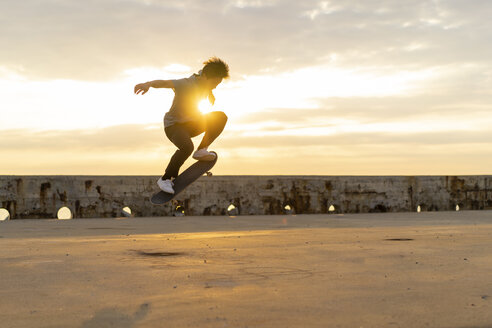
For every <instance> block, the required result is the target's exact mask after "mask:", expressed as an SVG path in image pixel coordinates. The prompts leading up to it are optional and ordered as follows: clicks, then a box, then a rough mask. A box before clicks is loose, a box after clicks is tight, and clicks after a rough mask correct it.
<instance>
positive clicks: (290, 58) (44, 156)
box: [0, 0, 492, 176]
mask: <svg viewBox="0 0 492 328" xmlns="http://www.w3.org/2000/svg"><path fill="white" fill-rule="evenodd" d="M491 16H492V2H491V1H488V0H474V1H466V0H461V1H438V0H433V1H431V0H408V1H407V0H398V1H396V0H395V1H385V0H358V1H356V0H352V1H343V0H339V1H314V0H313V1H311V0H303V1H297V0H284V1H280V0H208V1H199V0H87V1H78V0H23V1H7V0H2V1H0V31H1V32H0V44H1V45H2V47H1V50H0V122H1V124H0V154H1V155H0V158H1V161H0V174H19V175H44V174H48V175H53V174H67V175H156V176H157V175H161V174H162V173H163V170H164V168H165V167H166V165H167V162H168V161H169V159H170V157H171V155H172V154H173V153H174V151H175V149H176V148H175V146H174V145H173V144H172V143H171V142H170V141H169V140H167V139H166V137H165V134H164V131H163V123H162V119H163V116H164V114H165V112H166V111H167V110H168V109H169V107H170V105H171V102H172V99H173V96H174V94H173V91H172V90H170V89H151V90H150V91H149V92H148V93H147V94H145V95H143V96H141V95H135V94H134V93H133V87H134V86H135V84H137V83H141V82H146V81H151V80H156V79H178V78H184V77H188V76H190V75H191V74H192V73H195V72H197V71H198V70H200V69H201V68H202V66H203V64H202V63H203V62H204V61H205V60H207V59H208V58H209V57H212V56H218V57H220V58H222V59H223V60H225V61H226V62H227V63H228V64H229V66H230V75H231V77H230V79H228V80H224V82H223V83H222V84H220V85H219V86H218V87H217V89H216V90H215V91H214V93H215V97H216V103H215V105H214V106H213V107H212V108H205V109H204V110H205V111H207V110H208V111H209V110H220V111H224V112H225V113H226V114H227V116H228V118H229V120H228V122H227V126H226V128H225V130H224V132H223V133H222V135H221V136H220V137H219V138H218V139H217V140H216V141H215V142H214V143H213V144H212V145H211V146H210V148H209V149H210V150H215V151H216V152H217V153H218V154H219V160H218V162H217V164H216V167H215V168H214V171H213V172H214V174H216V175H468V174H491V173H492V172H491V168H492V151H491V149H492V129H491V128H490V127H491V126H492V114H491V113H492V105H491V104H492V102H491V100H492V42H491V40H492V23H491V22H490V17H491ZM199 142H200V137H197V138H195V139H194V143H195V146H197V145H198V143H199ZM191 163H193V160H191V159H190V160H188V161H187V162H186V163H185V166H184V167H186V166H188V165H189V164H191Z"/></svg>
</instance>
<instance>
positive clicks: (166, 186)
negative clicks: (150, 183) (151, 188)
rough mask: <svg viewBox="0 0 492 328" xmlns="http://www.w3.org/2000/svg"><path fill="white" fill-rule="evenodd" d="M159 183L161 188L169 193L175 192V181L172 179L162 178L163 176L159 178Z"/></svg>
mask: <svg viewBox="0 0 492 328" xmlns="http://www.w3.org/2000/svg"><path fill="white" fill-rule="evenodd" d="M157 185H158V186H159V188H161V190H162V191H164V192H167V193H169V194H174V189H173V186H174V183H173V182H172V181H171V179H167V180H162V177H160V178H159V180H157Z"/></svg>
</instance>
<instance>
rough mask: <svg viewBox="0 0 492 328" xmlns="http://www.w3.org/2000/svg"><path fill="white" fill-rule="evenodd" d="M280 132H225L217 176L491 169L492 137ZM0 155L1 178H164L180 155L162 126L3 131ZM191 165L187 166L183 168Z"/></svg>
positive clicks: (460, 133) (484, 133)
mask: <svg viewBox="0 0 492 328" xmlns="http://www.w3.org/2000/svg"><path fill="white" fill-rule="evenodd" d="M328 129H329V127H328ZM262 132H264V133H268V132H269V130H268V129H265V130H263V131H262ZM277 132H280V134H279V135H273V136H261V135H258V136H248V135H244V134H243V133H238V132H237V131H236V130H234V127H233V126H230V127H229V126H228V127H226V130H225V131H224V133H223V135H222V136H220V138H218V139H217V140H216V141H215V142H214V144H213V145H212V148H213V149H214V150H216V151H217V152H218V153H219V156H220V158H221V161H220V165H218V166H217V168H216V170H215V174H260V175H261V174H301V175H305V174H323V175H331V174H333V175H337V174H338V175H340V174H342V175H343V174H465V173H466V174H484V173H487V170H489V168H490V165H492V155H491V154H490V152H489V151H488V150H489V149H490V148H491V146H492V142H491V141H490V140H492V132H491V131H490V130H481V131H460V130H458V131H453V130H449V131H436V132H432V131H429V132H425V133H420V132H419V133H410V132H407V133H398V132H383V131H376V132H371V133H369V132H350V133H343V132H342V133H335V134H332V135H306V134H303V135H289V134H288V133H289V129H288V128H285V129H283V130H282V129H279V130H277ZM282 132H283V134H282ZM200 138H201V137H197V138H195V139H194V142H195V146H196V145H197V143H198V142H199V140H200ZM0 149H1V151H2V163H0V170H1V171H2V172H3V174H161V173H162V172H161V170H163V169H164V167H165V166H166V164H167V161H168V160H169V158H170V156H171V155H172V154H173V153H174V151H175V149H176V148H175V146H174V145H172V144H171V142H170V141H169V140H167V139H166V138H165V136H164V133H163V132H162V130H161V129H160V128H159V127H158V126H148V125H122V126H114V127H110V128H101V129H94V130H91V131H86V130H76V131H44V132H31V131H27V130H4V131H0ZM192 163H193V160H191V159H190V160H188V161H187V163H186V164H185V167H186V166H188V165H191V164H192ZM489 173H490V172H489Z"/></svg>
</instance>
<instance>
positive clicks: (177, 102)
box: [164, 74, 208, 128]
mask: <svg viewBox="0 0 492 328" xmlns="http://www.w3.org/2000/svg"><path fill="white" fill-rule="evenodd" d="M197 76H198V75H196V74H193V75H192V76H190V77H188V78H185V79H179V80H173V84H174V88H173V90H174V100H173V104H172V105H171V108H170V109H169V111H168V112H167V113H166V115H164V127H165V128H167V127H168V126H171V125H173V124H176V123H184V122H189V121H195V120H199V119H201V118H202V116H203V114H202V113H201V112H200V110H199V109H198V103H199V102H200V100H201V99H203V98H206V97H207V95H208V92H207V91H206V90H205V89H203V88H201V87H200V86H199V84H198V81H197Z"/></svg>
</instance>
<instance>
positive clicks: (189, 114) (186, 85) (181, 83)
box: [135, 57, 229, 194]
mask: <svg viewBox="0 0 492 328" xmlns="http://www.w3.org/2000/svg"><path fill="white" fill-rule="evenodd" d="M204 65H205V66H203V69H202V70H201V71H200V72H198V74H193V75H192V76H190V77H188V78H184V79H179V80H155V81H150V82H146V83H140V84H137V85H136V86H135V94H137V95H138V94H142V95H144V94H146V93H147V91H149V89H150V88H151V87H152V88H170V89H173V90H174V100H173V103H172V105H171V108H170V109H169V111H168V112H167V113H166V114H165V115H164V131H165V133H166V136H167V138H168V139H169V140H171V142H172V143H173V144H175V145H176V147H178V150H177V151H176V152H175V153H174V155H173V156H172V157H171V160H170V162H169V164H168V166H167V168H166V172H165V173H164V175H163V176H162V177H161V178H159V180H157V185H158V186H159V188H160V189H161V190H163V191H164V192H167V193H171V194H174V189H173V185H174V184H173V181H172V180H173V179H174V178H176V177H177V176H178V173H179V169H180V168H181V166H182V165H183V163H184V162H185V161H186V159H187V158H188V157H190V155H191V154H192V153H193V149H194V146H193V142H192V141H191V138H193V137H196V136H198V135H200V134H202V133H203V132H205V135H204V136H203V139H202V142H201V143H200V145H199V146H198V149H197V150H196V151H195V153H194V154H193V158H194V159H196V160H199V161H213V160H214V159H215V154H214V153H213V152H209V151H208V147H209V146H210V144H211V143H212V142H213V141H214V140H215V139H216V138H217V137H218V136H219V135H220V133H221V132H222V130H224V126H225V124H226V122H227V116H226V115H225V114H224V113H223V112H219V111H216V112H210V113H207V114H202V113H201V112H200V110H199V109H198V103H199V102H200V100H202V99H204V98H206V97H208V100H209V101H210V103H211V104H212V105H213V104H214V102H215V97H214V95H213V93H212V90H214V89H215V88H216V87H217V85H219V84H220V83H221V82H222V80H223V79H225V78H228V77H229V66H228V65H227V64H226V63H225V62H224V61H223V60H221V59H219V58H217V57H213V58H210V59H209V60H207V61H206V62H204Z"/></svg>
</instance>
